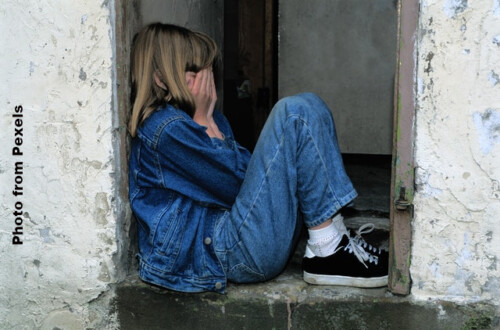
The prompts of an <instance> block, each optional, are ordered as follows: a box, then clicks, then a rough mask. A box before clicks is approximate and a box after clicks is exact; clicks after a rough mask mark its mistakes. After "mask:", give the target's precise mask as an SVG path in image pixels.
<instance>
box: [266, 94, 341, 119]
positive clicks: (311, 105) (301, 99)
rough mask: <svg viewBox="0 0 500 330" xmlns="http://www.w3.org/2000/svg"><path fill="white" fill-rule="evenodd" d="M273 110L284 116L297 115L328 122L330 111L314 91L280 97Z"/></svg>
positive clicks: (330, 115)
mask: <svg viewBox="0 0 500 330" xmlns="http://www.w3.org/2000/svg"><path fill="white" fill-rule="evenodd" d="M275 110H276V111H277V112H281V113H283V114H285V115H286V116H290V115H297V116H299V117H301V118H304V119H309V120H318V121H324V122H328V121H330V120H332V113H331V111H330V109H329V108H328V106H327V105H326V103H325V102H324V101H323V100H322V99H321V98H320V97H319V96H318V95H316V94H314V93H300V94H297V95H293V96H287V97H284V98H282V99H281V100H279V101H278V103H276V106H275Z"/></svg>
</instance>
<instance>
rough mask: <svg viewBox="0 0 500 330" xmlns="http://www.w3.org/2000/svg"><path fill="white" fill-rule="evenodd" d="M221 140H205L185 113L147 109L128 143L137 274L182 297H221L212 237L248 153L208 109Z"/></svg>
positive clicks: (222, 284) (221, 277)
mask: <svg viewBox="0 0 500 330" xmlns="http://www.w3.org/2000/svg"><path fill="white" fill-rule="evenodd" d="M214 119H215V122H216V123H217V125H218V127H219V130H220V131H221V132H222V133H223V134H224V137H225V138H224V140H219V139H215V138H210V137H209V136H208V135H207V134H206V127H203V126H200V125H198V124H197V123H196V122H194V121H193V119H192V118H191V117H190V116H189V115H188V114H186V113H185V112H184V111H182V110H179V109H176V108H174V107H173V106H170V105H167V106H166V107H164V108H160V109H158V110H156V111H155V112H153V113H152V114H151V115H150V116H149V117H148V118H147V119H146V120H145V121H144V123H143V124H142V125H141V126H140V127H139V129H138V132H137V136H136V137H135V138H134V139H133V141H132V150H131V155H130V163H129V198H130V204H131V207H132V210H133V212H134V214H135V216H136V218H137V223H138V226H137V227H138V236H139V259H140V262H139V276H140V277H141V278H142V279H143V280H144V281H146V282H150V283H153V284H156V285H159V286H162V287H166V288H169V289H172V290H177V291H183V292H200V291H216V292H224V291H225V287H226V277H225V274H224V270H223V268H222V265H221V263H220V261H219V260H218V258H217V256H216V254H215V249H214V244H213V242H212V237H213V234H214V230H215V223H216V221H217V219H219V218H220V217H221V216H224V214H225V213H227V211H228V210H229V209H230V208H231V205H232V204H233V202H234V200H235V198H236V195H237V194H238V191H239V189H240V185H241V183H242V181H243V178H244V176H245V172H246V168H247V165H248V161H249V159H250V153H249V152H248V151H247V150H246V149H244V148H243V147H241V146H240V145H239V144H237V143H236V142H235V140H234V136H233V133H232V131H231V128H230V126H229V123H228V122H227V120H226V119H225V117H224V116H223V115H222V114H221V113H219V112H217V111H216V112H214Z"/></svg>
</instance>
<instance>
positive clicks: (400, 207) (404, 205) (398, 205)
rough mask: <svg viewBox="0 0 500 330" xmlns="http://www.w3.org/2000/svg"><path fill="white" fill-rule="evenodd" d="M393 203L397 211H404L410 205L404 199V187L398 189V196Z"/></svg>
mask: <svg viewBox="0 0 500 330" xmlns="http://www.w3.org/2000/svg"><path fill="white" fill-rule="evenodd" d="M394 205H395V206H396V209H397V210H399V211H405V210H406V209H408V207H410V206H411V203H410V202H409V201H408V200H407V199H406V187H401V188H400V189H399V198H398V199H397V200H395V201H394Z"/></svg>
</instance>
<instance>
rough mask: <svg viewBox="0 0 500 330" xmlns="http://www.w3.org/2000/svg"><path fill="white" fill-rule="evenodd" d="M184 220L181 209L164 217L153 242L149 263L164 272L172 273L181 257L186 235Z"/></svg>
mask: <svg viewBox="0 0 500 330" xmlns="http://www.w3.org/2000/svg"><path fill="white" fill-rule="evenodd" d="M184 227H185V224H184V219H183V217H182V212H181V211H180V210H179V209H174V210H173V211H172V212H171V213H170V214H169V215H167V216H164V217H162V219H161V220H160V222H159V223H158V226H157V227H156V233H155V235H154V237H155V238H154V241H153V246H154V247H153V251H152V253H151V254H150V258H149V260H148V263H149V264H150V265H151V266H152V267H154V268H157V269H159V270H161V271H163V272H171V271H172V268H173V267H174V264H175V261H176V259H177V257H178V255H179V252H180V249H181V244H182V238H183V235H184Z"/></svg>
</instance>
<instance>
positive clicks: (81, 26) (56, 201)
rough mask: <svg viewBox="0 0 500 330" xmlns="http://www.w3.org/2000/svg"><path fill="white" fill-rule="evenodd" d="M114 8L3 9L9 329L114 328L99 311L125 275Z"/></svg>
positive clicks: (1, 160) (1, 156)
mask: <svg viewBox="0 0 500 330" xmlns="http://www.w3.org/2000/svg"><path fill="white" fill-rule="evenodd" d="M113 6H114V1H103V2H101V1H92V0H82V1H55V0H42V1H28V2H26V1H24V2H21V1H13V0H4V1H1V2H0V17H1V19H0V31H1V35H2V37H1V40H2V47H0V58H1V59H2V60H1V61H0V76H1V77H2V80H1V82H0V107H1V115H0V136H1V141H2V143H1V144H0V181H1V185H0V186H1V189H0V200H1V204H0V264H1V267H0V292H1V294H0V328H2V329H34V328H38V327H41V328H42V329H55V328H61V329H83V328H113V316H112V315H111V316H110V317H109V319H104V318H103V316H102V315H101V314H100V312H104V313H105V314H107V313H108V312H109V310H110V308H109V306H104V310H101V311H99V310H97V309H95V308H94V307H93V304H92V302H93V301H95V300H96V299H97V298H98V297H99V298H100V300H103V299H104V300H106V296H107V295H108V289H109V286H110V284H112V283H114V282H116V280H117V276H119V275H118V274H119V269H120V266H117V265H116V264H115V263H114V257H116V254H117V252H118V245H119V242H118V238H117V237H119V235H117V229H118V228H119V226H118V221H117V217H116V215H115V211H116V207H117V202H118V200H119V196H117V194H116V190H115V189H114V181H115V179H114V178H115V168H114V167H115V164H116V162H115V161H114V159H115V157H114V149H115V148H116V143H115V142H116V141H114V140H113V137H114V134H115V132H116V128H115V127H114V124H113V123H114V122H115V120H114V118H113V116H112V114H113V113H115V112H116V111H114V110H113V106H114V101H113V100H114V97H113V95H114V93H113V85H114V78H113V75H114V73H113V72H114V71H113V70H114V69H113V67H114V62H113V49H114V48H113V26H114V22H113ZM19 105H22V112H19V113H16V112H15V107H16V106H19ZM18 110H19V108H18ZM13 114H18V115H22V117H13ZM18 119H19V120H22V124H21V122H16V120H18ZM17 124H21V125H17ZM16 128H17V129H22V131H19V133H21V134H22V135H21V134H16V132H15V129H16ZM16 138H19V139H22V144H18V143H20V142H21V140H16ZM14 147H18V148H19V152H22V155H20V154H19V155H13V152H12V150H13V148H14ZM16 172H17V173H16ZM16 184H17V185H18V187H22V191H21V192H22V195H18V196H15V195H13V193H12V191H13V190H14V189H15V186H16ZM16 203H22V207H21V208H20V209H16ZM20 205H21V204H17V206H20ZM15 212H19V214H20V215H19V216H16V215H15V214H14V213H15ZM16 219H17V220H16ZM16 221H17V222H18V224H16V223H15V222H16ZM16 227H22V228H21V229H16ZM13 231H17V232H18V233H19V232H22V234H18V235H13V234H12V232H13ZM14 236H18V238H19V240H20V241H22V244H13V241H12V240H13V237H14Z"/></svg>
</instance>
